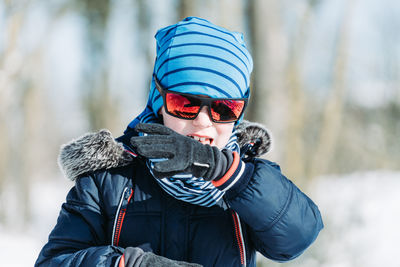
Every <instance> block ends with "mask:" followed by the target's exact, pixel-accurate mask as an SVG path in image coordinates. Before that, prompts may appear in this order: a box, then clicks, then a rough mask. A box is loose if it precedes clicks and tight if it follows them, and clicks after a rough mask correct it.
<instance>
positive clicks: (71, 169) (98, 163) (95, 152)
mask: <svg viewBox="0 0 400 267" xmlns="http://www.w3.org/2000/svg"><path fill="white" fill-rule="evenodd" d="M132 159H133V157H132V156H131V155H130V154H129V153H128V152H126V151H125V149H124V148H123V146H122V144H119V143H117V142H116V141H115V140H114V138H113V137H112V135H111V133H110V131H108V130H100V131H99V132H97V133H87V134H85V135H83V136H81V137H79V138H77V139H75V140H72V141H71V142H69V143H68V144H65V145H63V146H62V147H61V151H60V155H59V156H58V165H59V166H60V168H61V170H62V171H63V173H64V175H65V176H66V177H67V178H69V179H71V180H75V179H76V178H77V177H78V176H79V175H81V174H84V173H87V172H89V171H95V170H100V169H109V168H113V167H118V166H125V165H128V164H129V163H130V162H132Z"/></svg>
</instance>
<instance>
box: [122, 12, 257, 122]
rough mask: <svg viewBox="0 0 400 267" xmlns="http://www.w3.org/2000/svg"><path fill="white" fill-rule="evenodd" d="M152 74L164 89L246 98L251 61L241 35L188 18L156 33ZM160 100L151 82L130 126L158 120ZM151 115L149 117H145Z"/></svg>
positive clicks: (161, 102)
mask: <svg viewBox="0 0 400 267" xmlns="http://www.w3.org/2000/svg"><path fill="white" fill-rule="evenodd" d="M155 38H156V41H157V55H156V60H155V64H154V71H153V72H154V74H155V75H156V77H157V78H158V80H159V81H160V83H161V85H162V86H163V87H164V88H165V89H169V90H172V91H177V92H181V93H190V94H199V95H207V96H209V97H212V98H248V97H249V96H250V88H249V84H250V74H251V71H252V69H253V60H252V58H251V55H250V53H249V51H248V50H247V48H246V45H245V43H244V40H243V35H242V34H241V33H238V32H232V31H229V30H227V29H224V28H222V27H219V26H217V25H214V24H212V23H211V22H209V21H207V20H205V19H201V18H196V17H188V18H185V19H183V20H182V21H180V22H178V23H177V24H174V25H171V26H168V27H165V28H162V29H160V30H158V32H157V33H156V35H155ZM162 105H163V100H162V97H161V95H160V94H159V92H158V90H157V89H156V87H155V83H154V78H153V79H152V82H151V87H150V94H149V99H148V102H147V106H146V109H145V110H144V111H143V112H142V114H140V115H139V117H138V118H136V119H135V120H134V121H132V123H131V124H130V125H129V127H130V128H133V127H134V126H135V125H136V124H137V123H138V122H139V121H143V119H144V117H146V116H155V117H156V118H158V114H157V113H158V111H159V110H160V108H161V107H162ZM148 113H152V114H148Z"/></svg>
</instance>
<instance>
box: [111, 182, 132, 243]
mask: <svg viewBox="0 0 400 267" xmlns="http://www.w3.org/2000/svg"><path fill="white" fill-rule="evenodd" d="M133 191H134V190H133V189H132V188H129V187H125V188H124V191H123V192H122V195H121V199H120V201H119V204H118V208H117V212H116V213H115V219H114V226H113V233H112V238H111V245H112V246H118V243H119V237H120V235H121V229H122V224H123V222H124V218H125V214H126V208H127V206H128V203H129V201H130V200H131V198H132V196H133Z"/></svg>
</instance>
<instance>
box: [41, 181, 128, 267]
mask: <svg viewBox="0 0 400 267" xmlns="http://www.w3.org/2000/svg"><path fill="white" fill-rule="evenodd" d="M101 202H102V199H101V197H100V194H99V190H98V188H97V186H96V184H95V182H94V179H93V178H92V177H81V178H78V179H77V181H76V185H75V186H74V187H73V188H72V189H71V190H70V192H69V193H68V196H67V200H66V203H64V204H63V205H62V208H61V212H60V214H59V217H58V220H57V224H56V226H55V227H54V229H53V230H52V232H51V233H50V236H49V239H48V242H47V244H46V245H45V246H44V247H43V248H42V250H41V252H40V254H39V258H38V259H37V261H36V263H35V266H115V264H116V263H117V262H118V261H119V258H120V257H121V255H122V253H123V251H124V250H123V249H122V248H119V247H115V246H110V245H108V244H109V241H108V240H109V239H110V237H107V236H106V220H107V218H106V217H107V216H105V214H103V211H102V208H101Z"/></svg>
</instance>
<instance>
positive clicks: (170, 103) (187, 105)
mask: <svg viewBox="0 0 400 267" xmlns="http://www.w3.org/2000/svg"><path fill="white" fill-rule="evenodd" d="M165 101H166V108H167V111H168V112H169V113H170V114H172V115H174V116H177V117H179V118H183V119H193V118H195V117H196V116H197V113H198V112H199V109H200V106H201V101H200V100H198V99H195V98H191V97H188V96H183V95H180V94H174V93H167V94H166V95H165Z"/></svg>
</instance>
